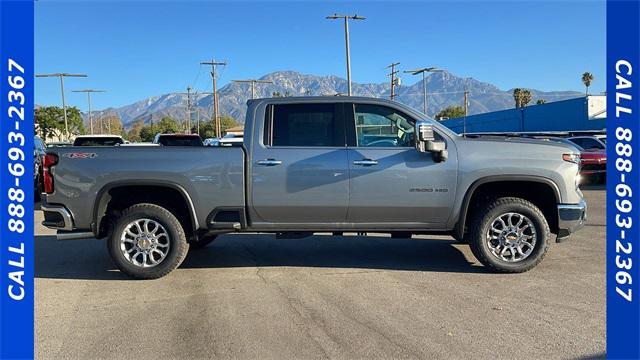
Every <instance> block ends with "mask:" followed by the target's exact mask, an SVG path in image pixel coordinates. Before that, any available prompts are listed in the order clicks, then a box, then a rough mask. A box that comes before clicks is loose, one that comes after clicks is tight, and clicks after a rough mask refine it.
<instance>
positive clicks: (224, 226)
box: [209, 222, 242, 230]
mask: <svg viewBox="0 0 640 360" xmlns="http://www.w3.org/2000/svg"><path fill="white" fill-rule="evenodd" d="M241 228H242V225H240V223H239V222H214V223H211V224H209V229H213V230H240V229H241Z"/></svg>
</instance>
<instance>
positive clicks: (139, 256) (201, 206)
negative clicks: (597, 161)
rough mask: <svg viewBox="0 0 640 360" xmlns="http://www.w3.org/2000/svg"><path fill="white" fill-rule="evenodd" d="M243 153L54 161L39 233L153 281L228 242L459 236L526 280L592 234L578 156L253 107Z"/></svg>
mask: <svg viewBox="0 0 640 360" xmlns="http://www.w3.org/2000/svg"><path fill="white" fill-rule="evenodd" d="M240 145H241V146H233V147H169V146H166V147H66V148H54V149H50V150H49V152H48V154H47V155H46V158H45V161H44V174H43V177H44V179H43V180H44V187H45V194H44V197H43V198H44V201H43V204H42V210H43V211H44V217H45V220H44V225H46V226H48V227H50V228H54V229H58V238H59V239H61V240H62V239H73V238H90V237H95V238H98V239H106V243H107V248H108V250H109V253H110V255H111V257H112V258H113V261H114V262H115V264H116V265H117V266H118V268H119V269H121V270H122V271H123V272H125V273H127V274H129V275H130V276H132V277H135V278H146V279H148V278H158V277H161V276H164V275H166V274H168V273H169V272H171V271H172V270H173V269H175V268H176V267H178V266H179V265H180V264H181V262H182V261H183V259H184V258H185V256H186V254H187V251H188V249H189V247H191V248H197V247H202V246H205V245H206V244H208V243H209V242H211V241H212V240H213V239H214V238H215V237H216V236H217V235H219V234H223V233H232V232H269V233H276V234H279V235H281V236H302V235H303V234H312V233H313V232H338V233H339V232H349V231H351V232H367V231H370V232H388V233H391V234H398V233H400V234H405V235H406V234H450V235H452V236H453V237H455V238H456V239H458V240H460V241H464V242H468V243H469V245H470V246H471V249H472V251H473V254H474V255H475V256H476V257H477V258H478V260H479V261H480V262H481V263H482V264H484V265H485V266H486V267H488V268H490V269H493V270H496V271H501V272H522V271H527V270H529V269H531V268H533V267H534V266H536V265H537V264H538V263H539V262H540V261H541V260H542V258H543V257H544V255H545V253H546V251H547V246H548V244H549V243H550V241H551V236H552V235H551V234H554V235H555V238H556V240H557V241H561V240H563V239H566V238H568V237H569V235H570V234H571V233H573V232H574V231H576V230H578V229H580V228H581V227H582V226H583V225H584V221H585V218H586V203H585V201H584V199H583V197H582V193H581V192H580V190H579V188H578V184H577V180H578V167H579V161H580V160H579V154H577V153H576V152H575V148H574V147H571V146H566V145H564V144H559V143H553V142H543V141H538V140H534V139H519V138H486V137H485V138H477V139H472V138H465V137H461V136H458V135H457V134H455V133H453V132H452V131H450V130H449V129H447V128H445V127H443V126H442V125H440V124H439V123H437V122H435V121H432V120H430V119H427V118H426V117H425V116H424V115H423V114H421V113H418V112H416V111H414V110H412V109H410V108H408V107H405V106H403V105H401V104H399V103H396V102H391V101H386V100H381V99H371V98H359V97H301V98H290V97H289V98H274V99H256V100H251V101H249V102H248V109H247V117H246V122H245V133H244V143H242V144H240Z"/></svg>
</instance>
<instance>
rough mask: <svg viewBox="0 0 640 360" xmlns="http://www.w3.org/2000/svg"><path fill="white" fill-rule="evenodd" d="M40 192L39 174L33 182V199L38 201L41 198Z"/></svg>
mask: <svg viewBox="0 0 640 360" xmlns="http://www.w3.org/2000/svg"><path fill="white" fill-rule="evenodd" d="M41 194H42V181H40V176H38V179H37V180H36V181H35V183H34V184H33V201H34V202H38V201H40V200H42V199H41V196H40V195H41Z"/></svg>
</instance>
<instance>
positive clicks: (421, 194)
mask: <svg viewBox="0 0 640 360" xmlns="http://www.w3.org/2000/svg"><path fill="white" fill-rule="evenodd" d="M345 114H346V115H345V118H346V119H347V120H346V122H347V141H348V143H349V156H348V157H349V170H350V174H351V175H350V176H351V181H350V191H349V211H348V216H347V221H348V222H352V223H357V224H367V223H369V224H372V225H376V226H381V225H383V224H384V225H385V226H387V227H388V226H389V225H391V224H398V225H399V226H400V227H402V228H423V229H424V228H427V227H429V228H433V227H438V226H439V225H444V224H445V223H446V221H447V219H448V217H449V215H450V212H451V208H452V204H453V202H454V197H455V189H456V176H457V175H456V174H457V165H456V156H455V149H454V146H453V144H452V143H451V141H449V142H448V144H447V147H448V148H449V150H450V156H449V159H448V160H446V161H445V162H439V163H437V162H434V160H433V159H432V156H431V155H430V154H425V153H420V152H418V151H417V150H416V149H415V148H414V128H413V126H414V124H415V119H413V118H411V117H410V116H408V115H406V114H404V113H403V112H401V111H400V110H398V109H395V108H392V107H389V106H385V105H378V104H375V105H374V104H349V105H348V109H346V110H345ZM445 140H446V139H445Z"/></svg>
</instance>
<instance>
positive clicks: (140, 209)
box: [107, 204, 189, 279]
mask: <svg viewBox="0 0 640 360" xmlns="http://www.w3.org/2000/svg"><path fill="white" fill-rule="evenodd" d="M107 248H108V250H109V254H110V255H111V258H112V259H113V261H114V263H115V264H116V266H117V267H118V268H119V269H120V271H122V272H124V273H125V274H127V275H129V276H131V277H133V278H136V279H157V278H160V277H163V276H165V275H167V274H168V273H170V272H171V271H173V270H174V269H175V268H177V267H178V266H180V264H181V263H182V261H183V260H184V258H185V256H186V255H187V252H188V250H189V244H187V240H186V236H185V233H184V230H183V228H182V225H181V224H180V221H178V219H176V217H175V216H174V215H173V214H172V213H171V212H169V211H168V210H167V209H165V208H163V207H161V206H158V205H155V204H137V205H133V206H131V207H129V208H127V209H126V210H124V211H123V212H122V215H121V216H120V217H119V218H118V219H117V220H116V222H115V225H114V228H113V232H112V233H111V237H110V238H108V239H107Z"/></svg>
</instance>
